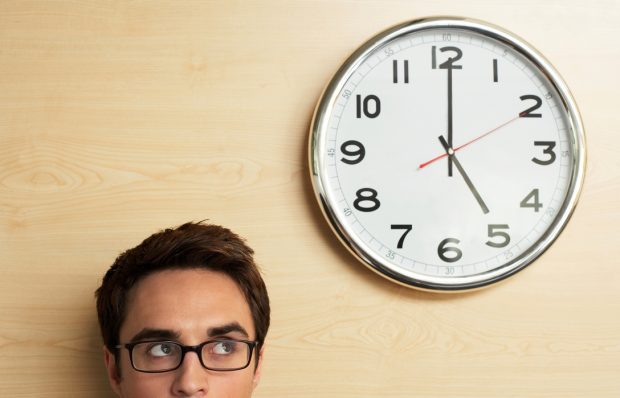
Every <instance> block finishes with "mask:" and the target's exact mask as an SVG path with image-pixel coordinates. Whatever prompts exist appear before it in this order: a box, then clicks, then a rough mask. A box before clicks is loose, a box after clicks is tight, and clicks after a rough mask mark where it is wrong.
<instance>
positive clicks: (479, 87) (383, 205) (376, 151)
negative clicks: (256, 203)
mask: <svg viewBox="0 0 620 398" xmlns="http://www.w3.org/2000/svg"><path fill="white" fill-rule="evenodd" d="M304 154H308V155H309V156H308V158H309V168H310V170H309V171H310V180H311V182H310V181H305V184H304V188H305V190H306V193H307V194H308V195H307V197H311V196H314V197H315V198H316V200H315V201H314V203H312V204H311V206H312V207H313V208H314V213H315V216H314V219H315V220H317V224H318V225H319V228H320V231H319V233H320V234H321V235H322V236H323V237H324V238H325V241H326V243H327V244H328V246H329V247H330V249H331V250H333V251H335V252H336V253H339V256H340V258H341V260H342V261H343V262H346V263H348V264H354V265H353V266H357V268H358V269H361V268H362V267H359V264H355V263H363V264H364V265H366V266H367V267H368V268H369V269H372V270H373V271H375V273H376V274H379V275H381V276H384V277H385V279H383V283H386V286H389V288H391V289H392V288H393V287H394V286H398V287H399V289H398V291H399V293H401V292H400V290H402V289H404V287H403V286H406V287H414V288H416V289H420V290H422V291H437V292H460V293H464V292H468V293H471V292H474V291H477V290H479V289H481V288H483V287H486V286H488V285H491V284H494V283H496V282H498V281H501V280H504V279H506V278H507V277H509V276H511V275H513V274H515V273H518V272H519V271H521V270H522V269H524V268H525V267H526V266H528V265H530V264H531V263H532V262H533V261H534V260H536V259H537V258H538V257H539V256H540V255H541V254H542V253H543V252H544V251H545V250H546V249H547V248H549V247H550V245H551V244H552V243H553V241H554V240H555V239H556V238H557V237H558V235H559V234H560V232H561V231H562V229H563V228H564V226H565V225H566V223H567V222H568V220H569V218H570V215H571V214H572V212H573V210H574V208H575V206H576V204H577V199H578V196H579V192H580V189H581V186H582V184H583V176H584V172H585V138H584V132H583V127H582V123H581V119H580V116H579V112H578V110H577V107H576V104H575V102H574V100H573V98H572V96H571V94H570V91H569V89H568V87H567V86H566V84H565V83H564V82H563V80H562V78H561V77H560V75H559V74H558V72H557V71H555V69H554V68H553V66H552V65H551V64H550V63H549V62H548V61H547V60H546V59H545V58H544V57H543V56H542V55H541V54H540V53H538V52H537V51H536V50H535V49H534V48H533V47H531V46H530V45H529V44H527V43H526V42H525V41H523V40H522V39H521V38H519V37H517V36H515V35H514V34H512V33H509V32H507V31H505V30H503V29H501V28H499V27H496V26H494V25H491V24H488V23H484V22H481V21H476V20H471V19H465V18H456V17H440V18H425V19H419V20H415V21H411V22H407V23H404V24H400V25H397V26H395V27H393V28H390V29H388V30H386V31H384V32H381V33H379V34H378V35H376V36H375V37H373V38H372V39H370V40H369V41H367V42H366V43H364V44H363V45H362V46H361V47H360V48H358V49H357V50H356V51H355V52H354V53H353V54H352V55H351V56H350V57H349V58H348V59H347V61H345V63H344V64H343V65H342V66H341V68H340V69H339V70H338V71H337V72H336V74H335V76H334V77H333V78H332V80H331V81H330V82H329V84H328V85H327V87H326V88H325V91H324V92H323V94H322V96H321V98H320V100H319V102H318V105H317V107H316V110H315V113H314V116H313V118H312V122H311V127H310V137H309V145H308V147H307V148H304ZM317 203H318V204H319V208H320V210H319V209H317V208H316V204H317ZM321 213H322V214H321ZM330 228H331V229H332V230H331V231H330ZM345 247H346V249H348V251H349V253H347V250H346V249H345ZM343 249H345V250H343ZM358 272H362V271H358ZM360 275H363V278H368V280H367V282H368V283H375V282H371V280H381V279H382V278H378V276H377V275H375V274H373V273H369V272H365V273H363V274H360ZM388 280H390V281H391V282H393V283H390V282H389V281H388ZM412 291H414V290H412ZM428 296H431V297H433V298H437V297H442V298H444V297H451V296H453V295H441V296H440V295H426V294H425V297H428ZM459 296H462V294H461V295H459Z"/></svg>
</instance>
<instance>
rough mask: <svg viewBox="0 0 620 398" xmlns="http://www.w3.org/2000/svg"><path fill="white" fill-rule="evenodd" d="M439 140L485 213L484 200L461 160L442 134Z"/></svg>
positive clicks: (487, 210) (486, 211)
mask: <svg viewBox="0 0 620 398" xmlns="http://www.w3.org/2000/svg"><path fill="white" fill-rule="evenodd" d="M439 141H440V142H441V145H442V146H443V148H444V149H445V150H446V154H447V155H448V157H449V158H450V160H452V162H454V165H455V166H456V168H457V170H458V171H459V173H461V176H462V177H463V179H464V180H465V183H466V184H467V186H468V187H469V190H470V191H471V193H472V194H473V195H474V197H475V198H476V201H478V204H479V205H480V208H481V209H482V212H483V213H484V214H487V213H488V212H489V208H488V207H487V205H486V203H484V200H482V197H481V196H480V194H479V193H478V190H477V189H476V187H474V184H473V183H472V182H471V180H470V179H469V176H468V175H467V173H465V170H464V169H463V166H461V162H459V160H458V159H457V158H456V155H454V150H453V149H452V148H450V145H448V142H447V141H446V139H445V138H443V135H440V136H439Z"/></svg>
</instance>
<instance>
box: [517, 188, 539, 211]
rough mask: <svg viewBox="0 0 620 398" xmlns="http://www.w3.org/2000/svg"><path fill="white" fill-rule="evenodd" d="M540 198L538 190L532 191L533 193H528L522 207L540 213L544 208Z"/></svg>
mask: <svg viewBox="0 0 620 398" xmlns="http://www.w3.org/2000/svg"><path fill="white" fill-rule="evenodd" d="M538 196H539V195H538V188H536V189H532V192H530V193H528V194H527V196H526V197H525V198H523V200H522V201H521V207H531V208H532V209H534V211H535V212H537V213H538V211H539V210H540V209H541V208H542V207H543V205H542V203H540V199H539V197H538Z"/></svg>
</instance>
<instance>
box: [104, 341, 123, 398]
mask: <svg viewBox="0 0 620 398" xmlns="http://www.w3.org/2000/svg"><path fill="white" fill-rule="evenodd" d="M103 361H104V362H105V367H106V369H107V371H108V381H109V382H110V387H112V390H114V392H115V393H116V395H118V396H119V397H120V396H121V387H120V383H121V372H120V369H119V368H118V366H117V364H116V357H115V356H114V354H112V353H111V352H110V350H108V347H105V346H104V347H103Z"/></svg>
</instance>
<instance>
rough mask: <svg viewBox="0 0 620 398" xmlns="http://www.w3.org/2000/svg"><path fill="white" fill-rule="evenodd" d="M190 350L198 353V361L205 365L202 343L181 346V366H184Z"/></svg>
mask: <svg viewBox="0 0 620 398" xmlns="http://www.w3.org/2000/svg"><path fill="white" fill-rule="evenodd" d="M190 352H193V353H195V354H196V357H198V362H200V365H202V366H203V367H204V364H203V363H202V344H200V345H186V346H181V353H182V355H181V366H183V362H185V357H186V354H188V353H190Z"/></svg>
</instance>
